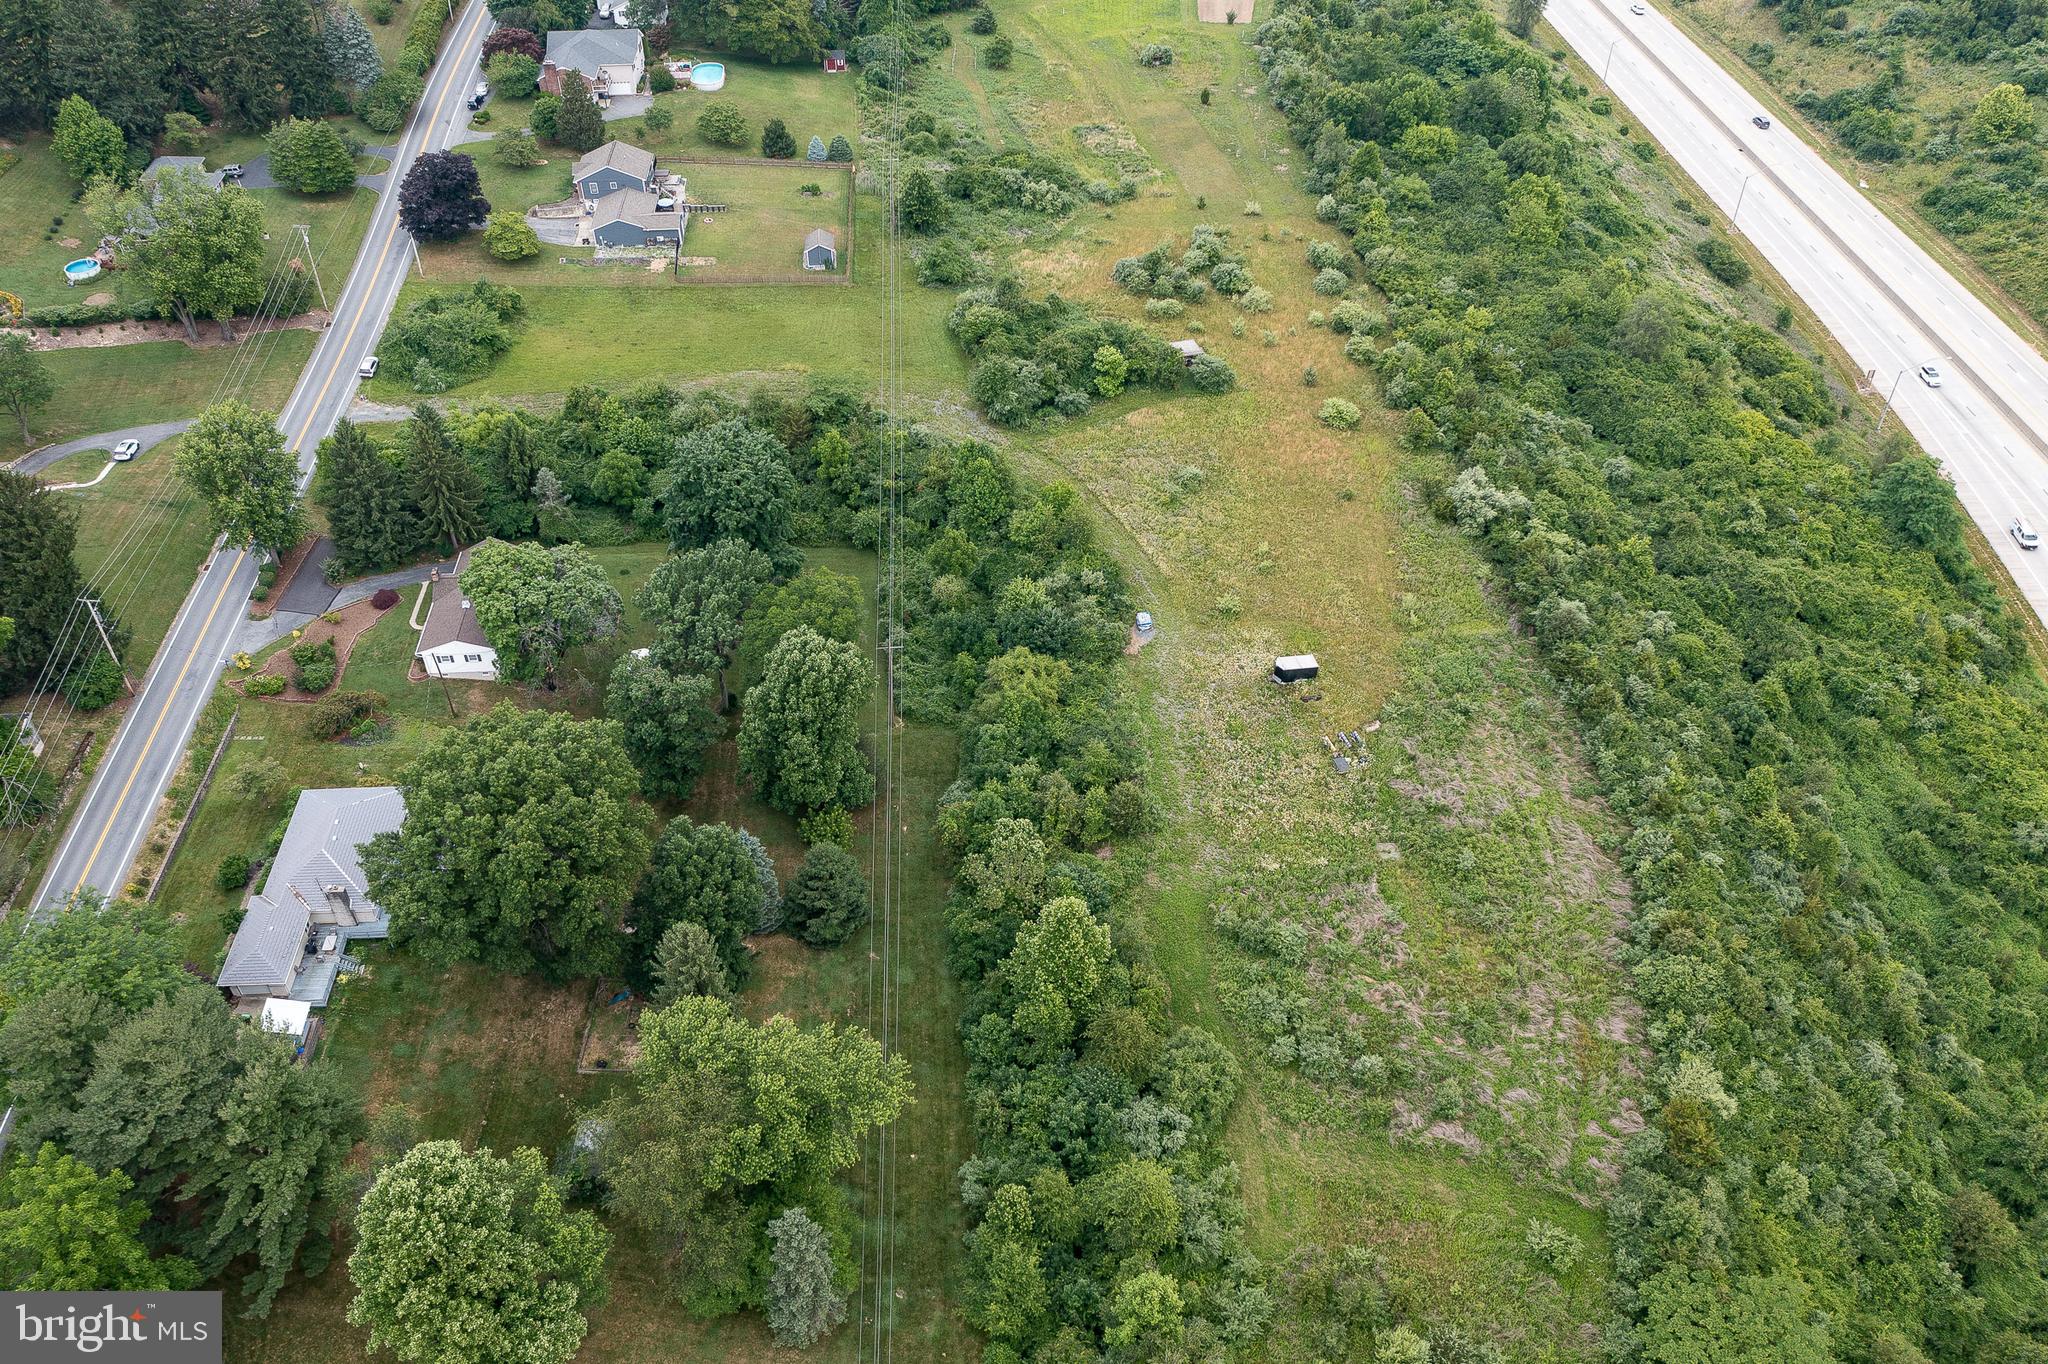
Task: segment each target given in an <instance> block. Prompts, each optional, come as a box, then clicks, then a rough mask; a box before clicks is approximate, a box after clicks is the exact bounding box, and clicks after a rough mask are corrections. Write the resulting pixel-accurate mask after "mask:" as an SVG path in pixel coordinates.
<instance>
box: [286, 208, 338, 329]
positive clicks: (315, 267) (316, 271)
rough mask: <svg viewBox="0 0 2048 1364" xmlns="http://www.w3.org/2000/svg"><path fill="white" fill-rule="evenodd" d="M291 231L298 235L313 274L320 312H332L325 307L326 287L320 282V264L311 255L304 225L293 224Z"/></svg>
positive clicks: (311, 248)
mask: <svg viewBox="0 0 2048 1364" xmlns="http://www.w3.org/2000/svg"><path fill="white" fill-rule="evenodd" d="M292 230H293V231H295V232H297V233H298V234H299V246H300V247H301V248H302V249H303V250H304V251H305V257H304V259H305V261H306V265H307V268H308V269H310V270H312V272H313V287H314V288H315V289H318V290H319V291H320V311H322V312H331V311H333V310H332V309H330V308H329V307H328V306H327V286H326V285H324V284H322V283H321V282H320V262H319V260H318V259H317V258H316V257H315V256H314V255H313V239H312V238H311V237H310V236H308V235H307V228H306V225H305V224H304V223H293V224H292Z"/></svg>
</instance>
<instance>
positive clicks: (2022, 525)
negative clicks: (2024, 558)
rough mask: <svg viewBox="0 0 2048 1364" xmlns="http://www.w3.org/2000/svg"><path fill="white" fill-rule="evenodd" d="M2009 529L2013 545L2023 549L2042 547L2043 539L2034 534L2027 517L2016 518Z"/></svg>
mask: <svg viewBox="0 0 2048 1364" xmlns="http://www.w3.org/2000/svg"><path fill="white" fill-rule="evenodd" d="M2008 529H2009V530H2011V531H2012V540H2013V543H2014V544H2016V545H2018V546H2019V547H2020V548H2021V549H2039V548H2040V547H2041V537H2040V536H2039V535H2037V534H2036V533H2035V532H2034V528H2033V527H2032V526H2030V525H2028V524H2027V518H2026V517H2024V516H2015V517H2014V518H2013V519H2012V525H2011V526H2009V527H2008Z"/></svg>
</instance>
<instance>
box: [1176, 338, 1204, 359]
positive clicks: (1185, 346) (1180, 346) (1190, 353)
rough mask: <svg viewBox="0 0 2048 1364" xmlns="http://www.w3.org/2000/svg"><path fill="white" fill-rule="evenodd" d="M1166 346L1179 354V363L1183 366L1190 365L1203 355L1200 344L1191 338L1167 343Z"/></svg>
mask: <svg viewBox="0 0 2048 1364" xmlns="http://www.w3.org/2000/svg"><path fill="white" fill-rule="evenodd" d="M1167 344H1168V345H1169V346H1172V347H1173V348H1174V349H1175V350H1177V351H1179V352H1180V362H1181V363H1182V364H1183V365H1192V364H1193V363H1195V361H1196V360H1197V359H1199V358H1200V357H1201V356H1202V355H1203V353H1204V352H1203V350H1202V343H1201V342H1199V341H1197V340H1195V339H1194V338H1193V337H1191V336H1190V337H1186V338H1184V339H1182V340H1179V341H1169V342H1167Z"/></svg>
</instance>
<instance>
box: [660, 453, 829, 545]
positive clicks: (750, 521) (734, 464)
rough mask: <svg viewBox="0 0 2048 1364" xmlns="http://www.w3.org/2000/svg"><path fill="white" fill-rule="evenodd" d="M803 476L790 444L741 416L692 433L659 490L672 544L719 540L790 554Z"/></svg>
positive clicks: (704, 542) (697, 543) (694, 543)
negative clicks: (793, 464) (794, 466)
mask: <svg viewBox="0 0 2048 1364" xmlns="http://www.w3.org/2000/svg"><path fill="white" fill-rule="evenodd" d="M796 491H797V486H796V477H795V475H794V474H792V473H791V472H790V468H789V452H788V451H787V450H786V449H784V448H783V445H782V442H781V441H779V440H777V439H775V437H774V436H772V435H770V434H768V433H767V432H766V431H763V430H761V429H760V428H759V427H757V426H754V425H753V424H751V423H749V422H745V421H740V420H737V419H734V420H729V421H722V422H718V423H715V424H714V425H711V426H707V427H704V428H702V429H700V430H696V431H692V432H690V433H688V434H687V435H685V436H683V437H682V438H681V439H680V440H678V441H677V442H676V449H675V455H674V458H673V459H672V460H671V461H670V463H669V477H668V479H667V481H666V482H665V483H664V484H663V485H662V486H661V488H660V489H659V492H660V496H661V501H662V515H663V518H664V521H665V523H666V525H667V527H668V535H669V543H670V544H672V545H674V546H675V547H676V548H677V549H694V548H696V547H698V546H700V545H708V544H711V543H712V542H713V541H716V540H724V539H734V540H739V541H742V542H744V543H746V544H749V545H752V546H753V547H754V548H755V549H758V550H760V551H761V552H762V553H764V554H766V555H768V557H769V558H771V559H781V558H784V557H787V555H788V551H789V537H790V503H791V502H792V501H793V500H794V499H795V497H796Z"/></svg>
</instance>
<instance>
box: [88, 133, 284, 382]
mask: <svg viewBox="0 0 2048 1364" xmlns="http://www.w3.org/2000/svg"><path fill="white" fill-rule="evenodd" d="M86 211H87V213H88V215H89V216H90V217H91V218H92V219H93V221H94V222H95V223H96V224H98V226H99V228H100V230H101V231H102V232H105V233H107V234H108V235H109V236H113V237H115V238H118V239H119V242H120V252H121V257H122V262H123V264H124V265H126V266H127V268H128V269H129V270H130V271H131V272H133V274H134V276H135V277H136V278H137V279H139V280H140V281H141V282H142V284H143V287H144V288H146V289H148V290H149V293H150V296H151V297H152V298H153V299H154V300H155V301H156V306H157V310H158V311H159V312H160V313H161V314H162V315H163V316H165V317H175V318H177V319H178V321H179V322H180V323H182V324H183V325H184V328H185V334H186V335H187V337H189V338H190V339H191V340H193V341H197V340H198V339H199V328H198V323H197V319H199V318H202V317H205V318H211V319H212V320H213V321H215V322H217V323H219V324H220V329H221V335H222V336H224V337H226V338H227V339H228V340H230V341H232V340H234V339H235V334H234V328H233V326H232V325H231V323H232V320H233V318H234V316H235V314H236V313H237V312H240V311H242V310H243V309H248V308H254V307H255V306H256V305H257V304H259V303H261V302H262V301H263V292H264V286H265V276H264V269H263V209H262V207H261V206H260V205H259V204H258V203H257V202H256V199H255V198H254V197H253V196H252V195H250V194H249V193H248V192H246V191H244V190H240V189H216V188H215V187H213V186H212V185H209V184H207V183H206V181H205V180H204V179H203V178H202V177H201V176H200V175H199V174H198V173H197V172H196V171H193V170H190V169H187V168H186V167H183V166H174V167H172V168H170V169H169V170H165V171H162V172H159V173H158V174H156V175H153V176H151V177H150V178H149V179H148V180H147V181H145V182H144V184H143V185H142V186H141V187H140V188H138V189H133V190H127V191H116V190H115V189H114V188H113V187H112V186H111V185H107V184H104V183H102V184H101V185H100V186H98V187H97V188H95V189H94V190H93V192H92V193H90V194H88V195H87V196H86Z"/></svg>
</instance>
